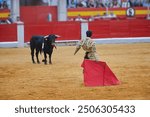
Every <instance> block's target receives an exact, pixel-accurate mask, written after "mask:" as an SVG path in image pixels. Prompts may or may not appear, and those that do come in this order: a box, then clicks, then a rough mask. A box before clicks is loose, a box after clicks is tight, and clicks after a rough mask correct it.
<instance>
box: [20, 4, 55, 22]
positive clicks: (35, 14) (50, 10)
mask: <svg viewBox="0 0 150 117" xmlns="http://www.w3.org/2000/svg"><path fill="white" fill-rule="evenodd" d="M50 14H51V15H50ZM20 16H21V20H22V21H24V23H25V24H26V23H28V24H29V23H30V24H38V23H47V22H49V20H50V19H51V20H52V21H57V7H56V6H21V7H20Z"/></svg>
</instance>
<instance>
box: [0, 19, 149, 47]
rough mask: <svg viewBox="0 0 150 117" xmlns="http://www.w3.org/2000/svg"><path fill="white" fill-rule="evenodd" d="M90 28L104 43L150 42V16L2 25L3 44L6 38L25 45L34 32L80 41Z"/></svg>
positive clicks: (64, 40) (1, 44)
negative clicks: (148, 17) (146, 18)
mask: <svg viewBox="0 0 150 117" xmlns="http://www.w3.org/2000/svg"><path fill="white" fill-rule="evenodd" d="M87 30H92V31H93V37H92V38H93V39H95V40H96V42H98V41H99V40H101V41H100V42H102V43H105V42H106V43H117V42H120V43H124V42H125V43H126V42H150V20H144V19H134V20H133V19H132V20H131V19H130V20H101V21H94V22H74V21H67V22H50V23H38V24H3V25H0V47H5V45H4V42H5V43H6V42H7V44H8V43H10V42H13V44H14V43H16V45H15V46H16V47H23V46H24V43H27V42H29V40H30V38H31V36H33V35H48V34H58V35H60V36H61V38H59V39H58V40H57V42H71V41H75V42H77V41H78V40H80V39H81V38H83V37H85V32H86V31H87ZM98 43H99V42H98ZM13 46H14V45H13ZM7 47H8V46H7ZM10 47H12V46H10Z"/></svg>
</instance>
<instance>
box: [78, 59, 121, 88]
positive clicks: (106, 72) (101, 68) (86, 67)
mask: <svg viewBox="0 0 150 117" xmlns="http://www.w3.org/2000/svg"><path fill="white" fill-rule="evenodd" d="M81 67H83V73H84V84H85V86H110V85H117V84H120V82H119V80H118V79H117V78H116V76H115V74H114V73H113V72H112V71H111V69H110V68H109V67H108V65H107V64H106V63H105V62H102V61H92V60H88V59H85V60H84V61H83V63H82V65H81Z"/></svg>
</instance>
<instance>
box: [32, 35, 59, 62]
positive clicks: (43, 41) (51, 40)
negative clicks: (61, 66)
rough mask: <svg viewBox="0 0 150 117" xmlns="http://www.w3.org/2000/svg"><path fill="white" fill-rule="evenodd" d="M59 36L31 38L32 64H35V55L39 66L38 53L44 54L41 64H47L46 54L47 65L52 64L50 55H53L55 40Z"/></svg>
mask: <svg viewBox="0 0 150 117" xmlns="http://www.w3.org/2000/svg"><path fill="white" fill-rule="evenodd" d="M58 37H60V36H58V35H54V34H51V35H47V36H32V37H31V39H30V50H31V58H32V62H33V63H36V62H35V60H34V55H36V59H37V63H38V64H39V63H40V61H39V57H38V55H39V53H42V52H43V53H44V59H43V60H42V62H44V63H45V64H47V54H48V55H49V64H52V60H51V57H52V53H53V48H54V47H55V48H56V46H55V40H56V38H58Z"/></svg>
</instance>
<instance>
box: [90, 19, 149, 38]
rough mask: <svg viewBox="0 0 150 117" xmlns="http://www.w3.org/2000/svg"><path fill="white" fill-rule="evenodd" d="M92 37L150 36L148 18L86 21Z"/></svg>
mask: <svg viewBox="0 0 150 117" xmlns="http://www.w3.org/2000/svg"><path fill="white" fill-rule="evenodd" d="M88 27H89V30H92V31H93V38H130V37H150V20H145V19H134V20H133V19H132V20H131V19H130V20H101V21H94V22H89V23H88Z"/></svg>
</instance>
